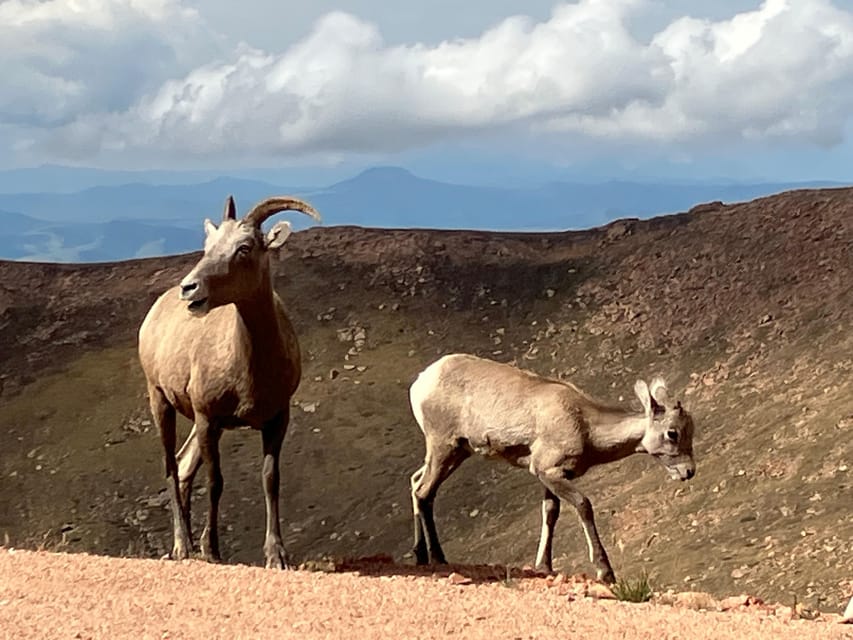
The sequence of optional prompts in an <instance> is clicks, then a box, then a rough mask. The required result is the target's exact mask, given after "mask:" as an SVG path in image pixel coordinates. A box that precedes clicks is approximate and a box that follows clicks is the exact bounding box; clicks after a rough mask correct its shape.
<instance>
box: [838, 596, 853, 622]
mask: <svg viewBox="0 0 853 640" xmlns="http://www.w3.org/2000/svg"><path fill="white" fill-rule="evenodd" d="M841 622H842V623H844V624H853V598H850V602H848V603H847V608H846V609H845V610H844V613H842V614H841Z"/></svg>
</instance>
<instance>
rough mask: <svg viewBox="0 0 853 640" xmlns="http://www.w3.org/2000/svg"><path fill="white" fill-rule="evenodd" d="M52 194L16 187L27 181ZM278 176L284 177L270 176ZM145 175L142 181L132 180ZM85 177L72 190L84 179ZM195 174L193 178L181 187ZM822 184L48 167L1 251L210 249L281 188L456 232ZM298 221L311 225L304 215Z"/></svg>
mask: <svg viewBox="0 0 853 640" xmlns="http://www.w3.org/2000/svg"><path fill="white" fill-rule="evenodd" d="M39 171H43V177H44V180H43V185H44V188H43V189H41V190H38V191H36V190H33V191H28V192H22V193H9V192H8V191H9V190H10V188H11V187H12V186H13V185H14V184H16V180H17V181H18V182H17V183H19V184H21V186H23V187H27V186H29V187H30V188H32V187H33V186H35V185H36V184H37V183H38V181H37V177H38V175H39V174H38V172H39ZM267 175H268V176H270V175H274V174H273V173H272V172H267ZM128 178H133V179H134V180H135V181H134V182H122V180H123V179H128ZM75 179H76V180H78V181H79V182H80V183H82V184H90V185H92V183H93V182H100V183H101V184H95V185H93V186H88V187H86V188H83V189H81V190H77V191H74V190H71V187H72V186H73V184H74V180H75ZM181 181H184V182H181ZM818 186H837V185H836V184H835V183H829V182H810V183H759V184H739V183H719V184H706V183H701V184H687V183H650V182H648V183H647V182H627V181H611V182H600V183H572V182H551V183H548V184H545V185H542V186H539V187H535V188H524V187H518V188H497V187H485V186H473V185H459V184H450V183H446V182H438V181H434V180H428V179H424V178H420V177H418V176H415V175H413V174H412V173H410V172H408V171H406V170H405V169H401V168H397V167H377V168H373V169H368V170H366V171H363V172H362V173H360V174H358V175H356V176H355V177H353V178H350V179H347V180H343V181H340V182H336V183H334V184H332V185H331V186H328V187H308V186H294V185H291V186H284V185H282V184H276V183H272V182H269V181H267V180H256V179H249V178H246V177H232V176H225V177H211V174H210V173H205V172H165V171H158V172H119V171H115V172H110V171H106V170H91V169H74V168H67V167H54V166H50V167H43V168H37V169H16V170H10V171H0V191H7V193H4V194H2V195H0V198H2V200H0V258H8V259H15V260H38V261H57V262H94V261H108V260H122V259H127V258H133V257H144V256H153V255H167V254H173V253H182V252H186V251H192V250H196V249H198V248H200V246H201V240H202V220H203V219H204V218H205V217H211V218H217V217H218V216H219V212H220V211H221V207H222V203H223V201H224V199H225V197H226V196H227V195H228V194H233V195H234V197H235V198H236V200H237V205H238V208H239V210H240V211H244V210H246V209H247V208H249V207H251V206H252V205H253V204H254V203H255V202H257V201H259V200H261V199H263V198H265V197H267V196H270V195H275V194H292V195H299V196H301V197H304V198H306V199H307V200H309V201H310V202H311V203H312V204H313V205H314V206H316V207H317V209H319V210H320V211H321V212H322V214H323V218H324V224H330V225H341V224H349V225H360V226H372V227H427V228H447V229H462V228H467V229H492V230H519V231H520V230H531V231H532V230H558V229H580V228H587V227H592V226H597V225H600V224H604V223H606V222H608V221H610V220H613V219H616V218H620V217H648V216H652V215H655V214H662V213H670V212H676V211H683V210H686V209H689V208H690V207H691V206H693V205H695V204H697V203H700V202H708V201H712V200H722V201H724V202H736V201H742V200H749V199H752V198H755V197H758V196H762V195H769V194H772V193H777V192H779V191H784V190H788V189H793V188H799V187H818ZM292 219H293V221H294V223H295V226H296V228H302V227H304V226H305V225H306V224H308V222H309V220H308V219H307V218H305V217H303V216H299V215H294V216H292Z"/></svg>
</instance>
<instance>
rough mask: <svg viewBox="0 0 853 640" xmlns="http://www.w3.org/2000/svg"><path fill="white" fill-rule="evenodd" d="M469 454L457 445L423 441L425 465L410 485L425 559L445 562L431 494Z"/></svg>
mask: <svg viewBox="0 0 853 640" xmlns="http://www.w3.org/2000/svg"><path fill="white" fill-rule="evenodd" d="M470 455H471V453H470V452H469V451H468V450H467V449H463V448H462V447H460V446H458V445H457V446H453V447H441V448H435V447H431V446H430V445H429V443H428V444H427V455H426V464H425V466H426V469H425V471H424V473H423V476H422V477H421V479H420V482H419V483H418V485H417V486H416V487H415V488H414V489H413V492H412V495H413V500H414V504H415V508H416V509H417V513H418V515H419V517H420V520H421V525H422V526H423V529H424V532H425V533H426V542H427V549H428V550H429V559H430V561H431V562H432V563H434V564H447V559H446V558H445V557H444V551H443V550H442V548H441V544H440V543H439V541H438V532H437V531H436V528H435V519H434V517H433V503H434V502H435V496H436V493H438V488H439V487H440V486H441V483H442V482H444V481H445V480H447V478H448V477H449V476H450V474H451V473H453V472H454V471H455V470H456V469H457V468H458V467H459V465H460V464H462V462H464V461H465V459H466V458H468V457H469V456H470Z"/></svg>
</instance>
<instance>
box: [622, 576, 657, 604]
mask: <svg viewBox="0 0 853 640" xmlns="http://www.w3.org/2000/svg"><path fill="white" fill-rule="evenodd" d="M653 593H654V590H653V589H652V585H651V584H649V577H648V576H647V575H646V574H645V573H642V574H641V575H640V576H639V577H637V578H620V579H619V580H618V581H617V582H616V584H615V585H613V595H615V596H616V598H617V600H622V601H623V602H648V601H649V600H651V598H652V595H653Z"/></svg>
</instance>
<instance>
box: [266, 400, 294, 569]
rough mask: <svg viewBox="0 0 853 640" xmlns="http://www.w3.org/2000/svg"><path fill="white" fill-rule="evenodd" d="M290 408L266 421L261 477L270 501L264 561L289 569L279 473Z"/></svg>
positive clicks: (268, 503)
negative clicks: (279, 504)
mask: <svg viewBox="0 0 853 640" xmlns="http://www.w3.org/2000/svg"><path fill="white" fill-rule="evenodd" d="M289 419H290V412H289V410H288V409H285V410H284V411H282V413H280V414H279V415H278V416H276V417H275V418H274V419H273V420H270V421H269V422H267V423H266V424H264V426H263V428H262V430H261V437H262V439H263V446H264V464H263V469H262V471H261V480H262V481H263V485H264V501H265V502H266V514H267V522H266V535H265V537H264V561H265V565H266V567H267V568H268V569H286V568H287V552H286V551H285V549H284V543H283V542H282V540H281V523H280V522H279V513H278V503H279V500H278V494H279V488H280V485H281V479H280V475H279V468H278V467H279V457H280V454H281V443H282V442H283V441H284V435H285V433H286V432H287V423H288V420H289Z"/></svg>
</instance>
